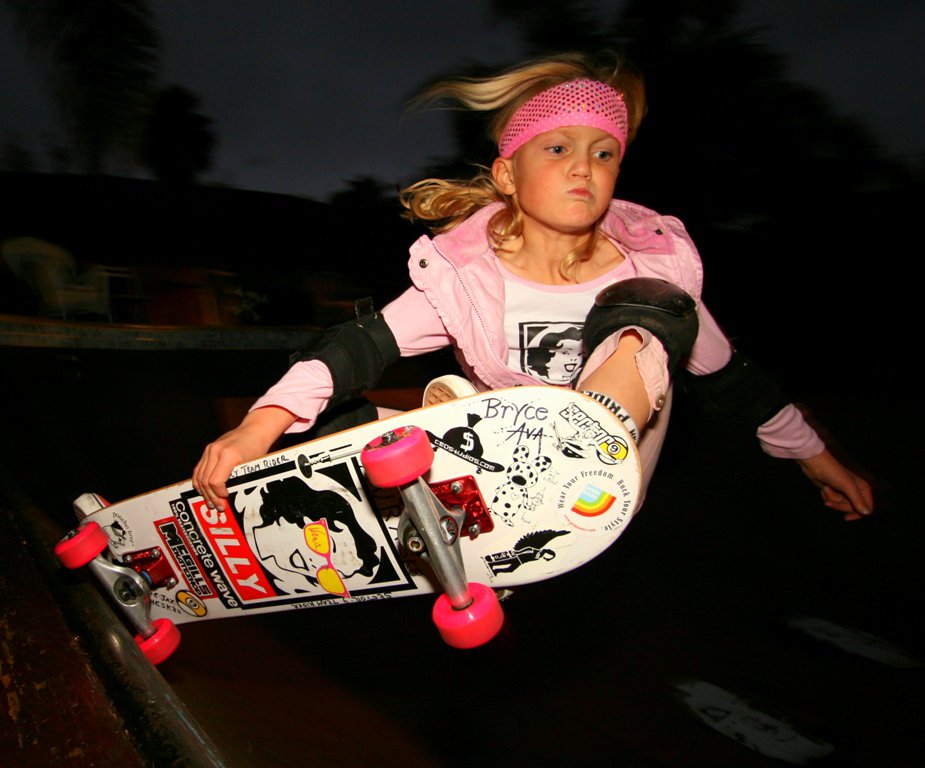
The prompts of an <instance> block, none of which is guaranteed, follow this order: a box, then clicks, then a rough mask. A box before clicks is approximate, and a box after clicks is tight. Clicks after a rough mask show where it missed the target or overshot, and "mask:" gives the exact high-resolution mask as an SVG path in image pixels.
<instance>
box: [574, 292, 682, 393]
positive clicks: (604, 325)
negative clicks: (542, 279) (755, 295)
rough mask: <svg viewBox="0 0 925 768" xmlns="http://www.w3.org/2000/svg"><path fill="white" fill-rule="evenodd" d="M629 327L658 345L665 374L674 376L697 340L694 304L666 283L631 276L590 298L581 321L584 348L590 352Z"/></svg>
mask: <svg viewBox="0 0 925 768" xmlns="http://www.w3.org/2000/svg"><path fill="white" fill-rule="evenodd" d="M630 326H636V327H637V328H644V329H645V330H647V331H649V332H650V333H651V334H652V335H653V336H655V338H657V339H658V340H659V341H660V342H661V343H662V346H663V347H665V352H667V353H668V371H669V373H670V374H671V375H674V372H675V371H676V370H677V369H678V366H679V365H680V364H681V363H682V362H683V361H684V359H685V358H686V357H687V356H688V355H689V354H690V351H691V347H692V346H693V345H694V340H695V339H696V338H697V331H698V329H699V327H700V323H699V321H698V320H697V305H696V303H695V302H694V300H693V299H692V298H691V297H690V296H689V295H688V294H687V293H685V292H684V291H683V290H681V289H680V288H678V287H677V286H676V285H674V284H673V283H669V282H668V281H667V280H659V279H658V278H654V277H633V278H631V279H629V280H623V281H622V282H619V283H614V284H613V285H611V286H609V287H607V288H605V289H604V290H603V291H601V292H600V293H599V294H598V295H597V296H596V297H595V299H594V306H593V307H592V308H591V311H590V312H589V313H588V318H587V320H585V327H584V333H583V337H582V338H583V340H584V344H585V349H586V350H587V351H588V353H590V352H592V351H593V350H594V349H595V348H596V347H597V346H598V345H599V344H600V343H601V342H602V341H604V339H606V338H607V337H608V336H610V335H611V334H613V333H615V332H617V331H619V330H621V329H622V328H628V327H630Z"/></svg>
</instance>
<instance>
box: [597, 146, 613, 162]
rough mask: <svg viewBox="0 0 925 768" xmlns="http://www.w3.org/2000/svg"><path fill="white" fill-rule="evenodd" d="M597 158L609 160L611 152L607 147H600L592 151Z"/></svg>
mask: <svg viewBox="0 0 925 768" xmlns="http://www.w3.org/2000/svg"><path fill="white" fill-rule="evenodd" d="M594 154H595V156H596V157H597V159H598V160H610V158H612V157H613V152H611V151H610V150H609V149H601V150H598V151H597V152H595V153H594Z"/></svg>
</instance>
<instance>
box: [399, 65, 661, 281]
mask: <svg viewBox="0 0 925 768" xmlns="http://www.w3.org/2000/svg"><path fill="white" fill-rule="evenodd" d="M579 79H590V80H598V81H600V82H602V83H605V84H607V85H609V86H610V87H612V88H613V89H614V90H616V91H617V92H618V93H620V94H621V95H622V97H623V102H624V104H625V105H626V110H627V121H628V129H629V130H628V136H627V144H629V143H630V142H632V140H633V138H635V135H636V132H637V130H638V129H639V124H640V123H641V122H642V118H643V115H644V114H645V85H644V82H643V79H642V76H641V75H640V74H639V72H638V71H636V70H635V69H633V68H632V67H631V66H630V65H628V64H627V62H625V61H624V60H623V59H621V58H620V56H619V55H617V54H616V53H614V52H612V51H605V52H603V53H601V54H598V55H596V56H588V55H586V54H581V53H564V54H560V55H557V56H551V57H548V58H543V59H536V60H533V61H530V62H527V63H526V64H522V65H519V66H517V67H515V68H513V69H509V70H507V71H505V72H502V73H501V74H498V75H494V76H492V77H463V78H459V79H455V80H442V81H440V82H437V83H435V84H434V85H432V86H430V87H429V88H427V89H425V90H424V91H423V92H422V93H421V94H420V95H419V96H418V97H417V98H416V99H415V100H414V102H413V104H415V105H418V104H423V103H432V102H435V101H438V100H439V101H442V100H450V101H452V102H456V103H458V104H460V105H462V107H463V108H465V109H470V110H473V111H476V112H494V115H493V116H492V119H491V122H490V124H489V134H490V136H491V138H492V140H493V141H494V142H495V144H496V145H497V143H498V140H499V138H500V136H501V133H502V132H503V131H504V128H505V126H506V125H507V124H508V122H509V121H510V119H511V118H512V117H513V115H514V113H515V112H516V111H517V109H518V108H519V107H520V106H521V105H522V104H523V103H524V102H526V101H528V100H529V99H531V98H533V96H535V95H536V94H538V93H540V92H541V91H545V90H546V89H548V88H552V87H553V86H556V85H559V84H561V83H567V82H570V81H572V80H579ZM623 149H624V151H625V148H623ZM477 169H478V170H477V172H476V173H475V175H474V176H473V177H472V178H470V179H434V178H431V179H424V180H423V181H419V182H417V183H415V184H412V185H410V186H409V187H406V188H405V189H403V190H402V191H401V202H402V205H403V206H404V207H405V209H406V213H405V216H406V217H407V218H409V219H411V220H419V221H425V222H428V223H429V224H430V228H431V230H432V231H433V232H435V233H439V232H446V231H448V230H451V229H453V228H454V227H457V226H459V224H461V223H462V222H463V221H465V220H466V219H467V218H469V216H471V215H472V214H473V213H475V212H476V211H477V210H479V209H481V208H484V207H485V206H486V205H489V204H491V203H496V202H502V203H504V207H503V208H502V209H501V210H499V211H498V212H497V213H496V214H495V215H494V216H492V218H491V220H490V221H489V223H488V238H489V242H490V243H491V245H492V247H493V248H494V249H495V250H496V251H502V252H503V251H504V250H505V243H506V242H508V241H510V240H513V239H516V238H517V237H519V236H520V234H521V233H522V232H523V219H522V217H521V213H520V210H519V208H518V207H517V204H516V202H515V201H514V200H513V198H511V197H510V196H508V195H505V194H504V193H502V192H501V190H499V189H498V187H497V186H496V184H495V182H494V180H493V179H492V177H491V171H490V169H488V168H487V167H484V166H477ZM596 242H597V229H596V228H595V231H594V233H593V235H592V237H591V238H590V240H589V241H588V242H586V243H585V244H584V245H583V246H581V247H580V248H578V249H576V250H575V251H573V252H572V253H570V254H568V255H567V256H566V257H565V258H564V259H563V261H562V263H561V264H560V265H559V271H560V272H561V273H562V275H563V276H564V277H566V278H569V277H570V275H571V274H572V272H573V271H574V269H575V268H576V267H577V266H578V265H579V264H580V263H581V262H582V261H585V260H587V259H588V258H590V256H591V254H592V253H593V251H594V247H595V245H596Z"/></svg>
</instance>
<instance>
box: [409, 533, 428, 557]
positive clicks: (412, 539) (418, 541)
mask: <svg viewBox="0 0 925 768" xmlns="http://www.w3.org/2000/svg"><path fill="white" fill-rule="evenodd" d="M405 546H406V547H408V549H409V550H410V551H411V552H414V553H416V554H417V553H421V552H423V551H424V540H423V539H422V538H421V537H420V536H409V537H408V538H407V539H405Z"/></svg>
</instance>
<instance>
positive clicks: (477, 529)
mask: <svg viewBox="0 0 925 768" xmlns="http://www.w3.org/2000/svg"><path fill="white" fill-rule="evenodd" d="M481 532H482V526H481V525H479V524H478V523H473V524H472V525H470V526H469V538H470V539H474V538H475V537H476V536H478V535H479V534H480V533H481Z"/></svg>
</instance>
